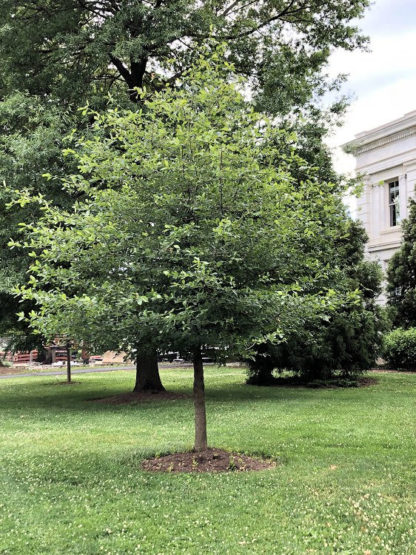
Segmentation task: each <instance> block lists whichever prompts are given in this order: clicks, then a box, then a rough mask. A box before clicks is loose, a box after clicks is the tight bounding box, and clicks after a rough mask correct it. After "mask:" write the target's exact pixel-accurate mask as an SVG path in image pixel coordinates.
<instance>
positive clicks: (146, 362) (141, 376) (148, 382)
mask: <svg viewBox="0 0 416 555" xmlns="http://www.w3.org/2000/svg"><path fill="white" fill-rule="evenodd" d="M133 391H153V392H155V393H157V392H159V391H166V389H165V388H164V387H163V385H162V381H161V379H160V375H159V367H158V364H157V353H156V351H153V352H151V353H146V354H143V353H140V354H138V355H137V358H136V384H135V386H134V389H133Z"/></svg>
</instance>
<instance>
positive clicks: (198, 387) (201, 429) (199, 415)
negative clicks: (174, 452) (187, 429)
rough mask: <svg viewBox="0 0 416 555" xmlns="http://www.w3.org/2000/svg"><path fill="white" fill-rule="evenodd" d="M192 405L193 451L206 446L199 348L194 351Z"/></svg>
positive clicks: (203, 394)
mask: <svg viewBox="0 0 416 555" xmlns="http://www.w3.org/2000/svg"><path fill="white" fill-rule="evenodd" d="M193 362H194V407H195V446H194V449H195V451H204V450H205V449H206V448H207V447H208V444H207V416H206V411H205V385H204V365H203V363H202V355H201V349H200V348H199V347H198V349H196V350H195V351H194V360H193Z"/></svg>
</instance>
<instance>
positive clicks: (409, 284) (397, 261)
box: [387, 200, 416, 328]
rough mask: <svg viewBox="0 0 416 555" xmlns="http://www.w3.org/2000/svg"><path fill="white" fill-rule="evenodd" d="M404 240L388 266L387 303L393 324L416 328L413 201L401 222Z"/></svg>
mask: <svg viewBox="0 0 416 555" xmlns="http://www.w3.org/2000/svg"><path fill="white" fill-rule="evenodd" d="M402 230H403V240H402V245H401V247H400V249H399V250H398V251H397V252H395V253H394V255H393V256H392V257H391V259H390V261H389V265H388V269H387V294H388V304H389V306H390V307H391V316H392V320H393V324H394V325H396V326H399V327H403V328H411V327H416V202H415V201H414V200H411V201H410V204H409V217H408V218H407V219H406V220H403V222H402Z"/></svg>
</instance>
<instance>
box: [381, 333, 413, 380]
mask: <svg viewBox="0 0 416 555" xmlns="http://www.w3.org/2000/svg"><path fill="white" fill-rule="evenodd" d="M383 357H384V359H385V361H386V363H387V365H388V366H389V367H390V368H394V369H397V370H413V371H415V370H416V328H409V329H407V330H404V329H403V328H397V329H395V330H393V331H391V332H389V333H387V334H386V335H385V336H384V345H383Z"/></svg>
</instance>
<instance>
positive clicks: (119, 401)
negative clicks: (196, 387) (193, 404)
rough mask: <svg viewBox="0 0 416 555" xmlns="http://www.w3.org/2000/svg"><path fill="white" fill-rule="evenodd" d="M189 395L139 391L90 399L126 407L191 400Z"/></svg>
mask: <svg viewBox="0 0 416 555" xmlns="http://www.w3.org/2000/svg"><path fill="white" fill-rule="evenodd" d="M189 398H190V397H189V396H188V395H184V394H182V393H173V392H170V391H157V392H153V391H138V392H134V391H133V392H131V393H120V394H119V395H112V396H111V397H104V398H99V399H89V400H90V401H93V402H95V403H103V404H107V405H126V404H129V403H141V402H149V401H176V400H177V399H189Z"/></svg>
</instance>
